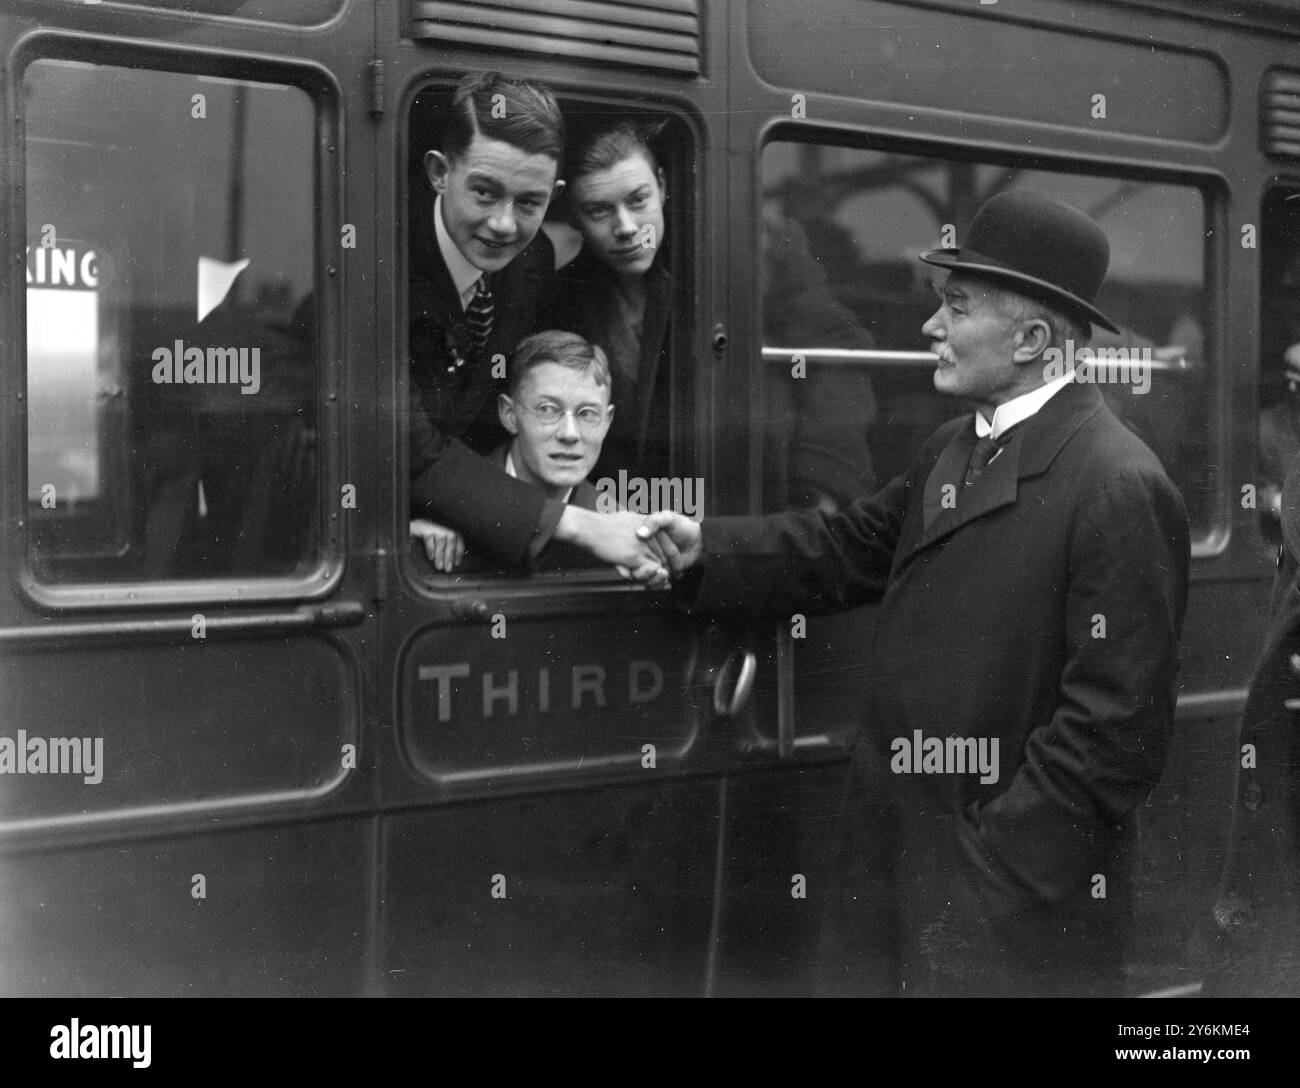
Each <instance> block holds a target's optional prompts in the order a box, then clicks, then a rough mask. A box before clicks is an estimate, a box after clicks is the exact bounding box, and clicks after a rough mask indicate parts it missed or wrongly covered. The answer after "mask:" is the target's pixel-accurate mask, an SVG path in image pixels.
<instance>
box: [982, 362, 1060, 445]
mask: <svg viewBox="0 0 1300 1088" xmlns="http://www.w3.org/2000/svg"><path fill="white" fill-rule="evenodd" d="M1072 381H1074V372H1073V371H1071V372H1070V373H1069V374H1063V375H1062V376H1061V377H1059V378H1053V379H1052V380H1051V381H1050V382H1046V383H1045V384H1043V385H1040V386H1039V387H1038V388H1037V389H1031V390H1030V391H1029V392H1028V393H1021V394H1020V396H1018V397H1012V398H1011V399H1010V400H1009V401H1005V402H1004V403H1002V404H999V405H998V406H997V408H996V409H995V410H994V412H993V418H992V420H986V419H985V418H984V413H983V412H981V411H979V410H978V409H977V410H976V412H975V435H976V437H978V438H983V437H984V436H985V435H988V436H990V437H992V438H998V437H1000V436H1001V435H1002V433H1003V432H1004V431H1009V430H1010V429H1011V428H1012V427H1014V426H1015V425H1016V424H1017V423H1023V422H1024V421H1025V420H1026V419H1028V418H1029V417H1030V416H1032V415H1034V414H1035V413H1036V412H1037V411H1038V410H1039V409H1040V408H1041V407H1042V406H1043V405H1044V404H1046V403H1047V402H1048V401H1049V400H1051V399H1052V398H1053V397H1054V396H1056V394H1057V393H1059V392H1060V391H1061V390H1062V389H1064V388H1065V387H1066V386H1067V385H1069V384H1070V383H1071V382H1072Z"/></svg>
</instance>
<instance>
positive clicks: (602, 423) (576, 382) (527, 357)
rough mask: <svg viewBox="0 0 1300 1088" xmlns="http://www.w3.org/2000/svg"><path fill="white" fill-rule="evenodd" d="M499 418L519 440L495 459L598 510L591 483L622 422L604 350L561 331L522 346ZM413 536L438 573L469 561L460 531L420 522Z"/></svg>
mask: <svg viewBox="0 0 1300 1088" xmlns="http://www.w3.org/2000/svg"><path fill="white" fill-rule="evenodd" d="M497 411H498V414H499V416H500V419H501V425H502V426H503V427H505V429H506V430H507V431H508V432H509V433H510V435H511V438H510V440H509V441H508V442H503V443H502V444H501V445H500V446H498V447H497V448H496V449H495V450H493V451H492V453H491V454H489V456H488V460H490V461H491V462H492V463H493V464H495V465H496V466H497V468H499V469H501V471H502V472H504V473H506V474H507V475H508V476H513V477H515V478H516V479H518V480H522V481H524V482H525V483H528V484H532V485H533V486H534V487H536V488H537V489H538V490H539V491H541V492H542V494H543V495H545V497H546V498H547V499H550V500H553V501H556V502H560V503H564V504H567V505H571V506H577V507H580V508H581V509H584V510H593V511H594V510H596V509H597V506H596V499H597V497H598V496H597V492H596V489H595V487H593V486H592V484H591V482H590V481H589V480H588V479H587V476H588V474H589V473H590V472H591V470H592V468H593V467H594V466H595V464H596V461H597V459H598V458H599V457H600V449H601V445H602V443H603V442H604V440H605V435H606V434H608V433H609V426H610V423H611V422H612V421H613V418H614V407H613V405H612V404H610V375H609V362H608V361H607V359H606V358H605V353H604V352H603V351H601V349H600V348H599V347H596V346H595V345H593V344H590V343H588V342H587V341H586V340H584V339H583V338H582V337H581V336H578V335H577V334H576V333H571V332H560V331H558V330H548V331H546V332H539V333H535V334H534V335H532V336H529V337H527V338H525V339H524V340H522V341H520V343H519V345H518V347H517V348H516V349H515V354H514V360H513V364H512V367H511V372H510V386H509V391H508V392H506V393H502V394H500V396H499V397H498V398H497ZM412 532H414V533H416V535H417V536H420V537H422V538H423V539H424V541H425V545H426V549H427V550H428V551H429V554H430V559H431V560H432V562H433V564H434V566H435V567H436V568H437V569H438V570H441V571H451V570H454V569H455V568H456V566H457V565H459V563H460V561H461V559H462V558H463V557H464V554H465V541H464V538H463V537H461V535H460V534H459V533H456V532H455V531H454V530H452V529H449V528H447V527H445V526H441V525H438V524H436V523H434V522H430V521H427V520H420V521H417V522H415V523H413V524H412ZM548 554H549V553H548ZM570 558H571V557H570Z"/></svg>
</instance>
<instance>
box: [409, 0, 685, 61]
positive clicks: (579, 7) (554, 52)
mask: <svg viewBox="0 0 1300 1088" xmlns="http://www.w3.org/2000/svg"><path fill="white" fill-rule="evenodd" d="M409 12H410V20H409V26H408V28H407V33H408V34H409V35H410V37H412V38H418V39H422V40H425V41H429V42H433V43H439V44H445V45H449V46H464V47H470V48H477V49H493V50H501V51H503V52H509V53H529V54H534V55H536V54H540V55H542V56H547V57H572V58H573V59H575V60H582V61H598V62H600V63H603V64H616V65H620V66H630V67H635V68H652V69H657V70H659V71H666V72H673V73H677V74H680V75H688V76H689V75H698V74H699V71H700V0H411V3H410V7H409Z"/></svg>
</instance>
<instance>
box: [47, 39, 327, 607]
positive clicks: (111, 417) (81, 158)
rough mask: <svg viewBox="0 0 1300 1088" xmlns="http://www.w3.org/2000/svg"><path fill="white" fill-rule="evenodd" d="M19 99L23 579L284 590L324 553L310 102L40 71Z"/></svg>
mask: <svg viewBox="0 0 1300 1088" xmlns="http://www.w3.org/2000/svg"><path fill="white" fill-rule="evenodd" d="M23 95H24V120H25V144H24V149H25V156H26V175H25V199H26V223H27V228H26V229H27V238H26V246H27V341H26V347H27V389H28V418H27V435H28V448H27V467H28V477H27V493H28V507H29V519H28V523H29V525H30V535H29V539H28V557H29V563H30V567H31V570H32V573H33V574H34V576H35V578H36V579H37V581H38V582H42V583H47V584H49V583H55V584H60V583H62V584H67V583H73V584H76V583H95V584H97V585H98V584H102V583H124V582H141V581H154V580H171V579H175V580H186V581H199V580H203V581H207V580H210V579H227V578H250V577H285V576H291V575H295V574H297V575H301V574H302V573H303V572H305V571H306V570H307V569H309V568H310V566H312V565H314V563H315V561H316V559H315V557H316V553H317V551H318V547H319V540H320V530H319V523H320V501H319V496H318V487H317V478H318V457H317V443H316V433H317V392H316V390H317V350H316V337H317V332H316V321H315V317H314V305H313V303H312V302H311V299H312V298H313V297H314V290H315V287H316V276H315V269H316V257H315V251H316V244H315V239H316V222H315V219H316V200H315V192H316V166H315V150H314V149H315V128H316V119H315V110H314V108H313V105H312V102H311V99H310V96H309V95H308V94H307V92H306V91H304V90H302V89H300V88H298V87H293V86H285V85H279V84H274V83H262V82H252V81H247V80H239V79H227V78H216V77H210V76H200V75H194V74H185V73H179V72H170V71H155V70H147V69H142V68H127V67H119V66H115V65H110V64H91V63H85V62H83V61H75V62H74V61H68V60H55V59H41V60H37V61H35V62H34V63H32V64H30V65H29V66H28V67H27V68H26V70H25V72H24V76H23Z"/></svg>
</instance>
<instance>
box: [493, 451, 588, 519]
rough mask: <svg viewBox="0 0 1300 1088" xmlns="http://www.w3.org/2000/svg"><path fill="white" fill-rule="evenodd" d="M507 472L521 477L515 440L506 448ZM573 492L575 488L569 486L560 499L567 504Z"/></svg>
mask: <svg viewBox="0 0 1300 1088" xmlns="http://www.w3.org/2000/svg"><path fill="white" fill-rule="evenodd" d="M506 473H507V475H510V476H513V477H514V478H515V479H516V480H517V479H519V473H517V472H516V471H515V451H514V443H513V442H511V443H510V449H508V450H506ZM573 492H574V489H573V488H572V487H571V488H569V490H568V493H567V494H566V495H565V496H564V498H563V499H561V500H560V501H561V502H563V503H565V504H567V503H568V501H569V500H570V499H571V498H573Z"/></svg>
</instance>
